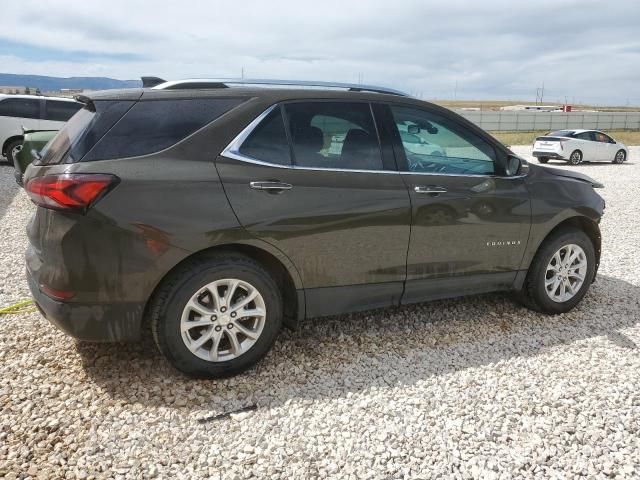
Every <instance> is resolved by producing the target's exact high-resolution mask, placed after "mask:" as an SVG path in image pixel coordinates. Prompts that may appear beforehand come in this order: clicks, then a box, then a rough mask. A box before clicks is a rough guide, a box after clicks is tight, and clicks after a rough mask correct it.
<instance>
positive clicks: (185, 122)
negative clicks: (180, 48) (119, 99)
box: [83, 98, 243, 161]
mask: <svg viewBox="0 0 640 480" xmlns="http://www.w3.org/2000/svg"><path fill="white" fill-rule="evenodd" d="M242 101H243V99H238V98H215V99H186V100H149V101H141V102H138V103H136V104H135V105H134V106H133V107H132V108H131V109H130V110H129V111H128V112H127V113H126V115H125V116H124V117H123V118H122V119H121V120H120V121H119V122H118V123H116V125H115V126H114V127H113V128H112V129H111V130H110V131H109V132H108V134H107V135H106V136H105V137H104V138H102V139H101V140H100V141H99V142H98V143H97V144H96V146H95V147H94V148H93V149H92V150H91V151H90V152H89V153H88V154H87V156H86V157H85V158H84V160H83V161H92V160H105V159H109V158H126V157H137V156H140V155H148V154H150V153H155V152H159V151H160V150H164V149H165V148H168V147H170V146H172V145H175V144H176V143H177V142H179V141H180V140H182V139H184V138H186V137H187V136H189V135H191V134H192V133H193V132H195V131H196V130H199V129H200V128H202V127H204V126H205V125H207V124H208V123H210V122H212V121H213V120H215V119H216V118H218V117H219V116H220V115H222V114H224V113H225V112H227V111H229V110H231V109H232V108H233V107H235V106H237V105H239V104H240V103H241V102H242Z"/></svg>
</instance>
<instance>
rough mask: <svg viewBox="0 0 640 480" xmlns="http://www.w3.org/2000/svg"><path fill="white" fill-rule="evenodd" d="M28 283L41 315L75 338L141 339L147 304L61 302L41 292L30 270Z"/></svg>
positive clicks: (93, 339) (109, 340) (106, 340)
mask: <svg viewBox="0 0 640 480" xmlns="http://www.w3.org/2000/svg"><path fill="white" fill-rule="evenodd" d="M27 281H28V283H29V289H30V290H31V294H32V296H33V299H34V302H35V304H36V306H37V307H38V309H39V310H40V312H41V313H42V315H43V316H44V317H45V318H46V319H47V320H49V321H50V322H51V323H52V324H54V325H55V326H56V327H58V328H59V329H60V330H62V331H63V332H65V333H66V334H68V335H71V336H72V337H75V338H77V339H79V340H84V341H88V342H120V341H134V340H137V339H138V338H139V336H140V324H141V320H142V314H143V311H144V304H140V303H117V304H113V303H110V304H86V303H74V302H61V301H58V300H54V299H53V298H51V297H48V296H47V295H45V294H44V293H42V292H41V291H40V288H39V286H38V282H37V280H36V278H35V276H34V275H33V274H32V273H31V272H30V271H29V269H28V268H27Z"/></svg>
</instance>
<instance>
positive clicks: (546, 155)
mask: <svg viewBox="0 0 640 480" xmlns="http://www.w3.org/2000/svg"><path fill="white" fill-rule="evenodd" d="M531 155H533V156H534V157H536V158H541V157H542V158H555V159H558V160H566V158H564V157H563V156H562V155H561V154H559V153H556V152H542V151H536V150H534V151H533V152H532V153H531Z"/></svg>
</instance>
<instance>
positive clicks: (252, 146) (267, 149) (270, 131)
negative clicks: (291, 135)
mask: <svg viewBox="0 0 640 480" xmlns="http://www.w3.org/2000/svg"><path fill="white" fill-rule="evenodd" d="M239 153H241V154H242V155H246V156H247V157H251V158H255V159H256V160H261V161H263V162H269V163H275V164H278V165H291V152H290V150H289V144H288V143H287V134H286V132H285V129H284V121H283V120H282V111H281V110H280V108H279V107H276V108H274V109H273V110H272V111H271V112H270V113H269V115H267V116H266V118H265V119H264V120H263V121H262V122H260V124H259V125H258V126H257V127H256V128H255V129H254V130H253V131H252V132H251V134H250V135H249V136H248V137H247V139H246V140H245V141H244V142H243V143H242V146H241V147H240V150H239Z"/></svg>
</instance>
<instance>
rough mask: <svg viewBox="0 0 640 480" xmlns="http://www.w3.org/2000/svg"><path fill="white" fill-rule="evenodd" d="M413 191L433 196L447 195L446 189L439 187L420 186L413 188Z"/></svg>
mask: <svg viewBox="0 0 640 480" xmlns="http://www.w3.org/2000/svg"><path fill="white" fill-rule="evenodd" d="M413 191H414V192H416V193H430V194H432V195H437V194H439V193H447V189H446V188H444V187H439V186H437V185H418V186H415V187H413Z"/></svg>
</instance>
